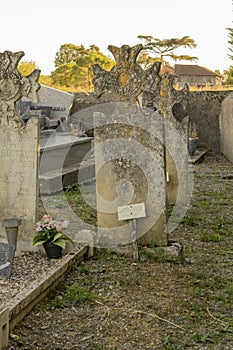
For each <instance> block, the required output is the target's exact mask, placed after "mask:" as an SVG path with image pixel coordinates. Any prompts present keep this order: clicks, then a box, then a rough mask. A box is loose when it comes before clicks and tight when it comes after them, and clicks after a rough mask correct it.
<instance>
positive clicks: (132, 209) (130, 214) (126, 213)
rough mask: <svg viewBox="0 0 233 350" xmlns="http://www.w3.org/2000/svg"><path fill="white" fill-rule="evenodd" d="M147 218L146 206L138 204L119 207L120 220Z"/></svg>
mask: <svg viewBox="0 0 233 350" xmlns="http://www.w3.org/2000/svg"><path fill="white" fill-rule="evenodd" d="M145 216H146V210H145V204H144V203H137V204H130V205H124V206H122V207H118V220H119V221H120V220H133V219H139V218H143V217H145Z"/></svg>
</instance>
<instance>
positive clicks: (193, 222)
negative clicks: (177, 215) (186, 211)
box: [181, 216, 202, 226]
mask: <svg viewBox="0 0 233 350" xmlns="http://www.w3.org/2000/svg"><path fill="white" fill-rule="evenodd" d="M201 222H202V219H201V218H197V217H194V216H193V217H184V218H183V219H182V221H181V224H184V225H187V226H198V225H200V223H201Z"/></svg>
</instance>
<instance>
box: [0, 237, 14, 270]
mask: <svg viewBox="0 0 233 350" xmlns="http://www.w3.org/2000/svg"><path fill="white" fill-rule="evenodd" d="M14 254H15V248H14V247H13V246H12V245H10V244H7V243H1V242H0V277H10V274H11V268H12V264H13V261H14Z"/></svg>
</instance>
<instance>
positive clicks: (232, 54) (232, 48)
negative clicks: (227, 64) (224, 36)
mask: <svg viewBox="0 0 233 350" xmlns="http://www.w3.org/2000/svg"><path fill="white" fill-rule="evenodd" d="M226 29H227V30H228V38H229V40H228V44H229V45H230V48H229V51H230V54H228V57H229V58H230V59H231V60H233V28H226Z"/></svg>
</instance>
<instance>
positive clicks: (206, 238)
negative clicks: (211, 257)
mask: <svg viewBox="0 0 233 350" xmlns="http://www.w3.org/2000/svg"><path fill="white" fill-rule="evenodd" d="M196 237H197V238H198V239H200V241H201V242H221V241H223V237H221V235H220V234H219V233H213V232H209V231H201V232H200V233H199V234H198V235H197V236H196Z"/></svg>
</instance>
